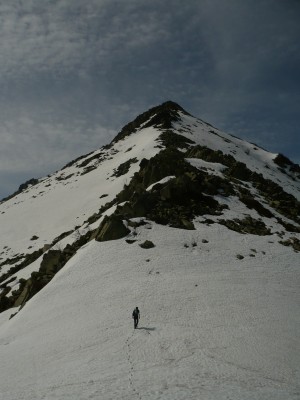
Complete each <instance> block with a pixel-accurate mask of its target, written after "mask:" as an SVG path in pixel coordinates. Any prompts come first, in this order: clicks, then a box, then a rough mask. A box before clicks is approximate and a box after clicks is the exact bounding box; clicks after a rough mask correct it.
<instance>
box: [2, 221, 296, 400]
mask: <svg viewBox="0 0 300 400" xmlns="http://www.w3.org/2000/svg"><path fill="white" fill-rule="evenodd" d="M136 238H137V242H135V243H133V244H128V243H126V241H125V239H121V240H117V241H110V242H104V243H97V242H94V241H93V242H90V243H89V244H88V245H86V246H85V247H84V248H82V249H81V250H80V251H79V252H78V253H77V255H76V256H74V257H73V258H72V259H71V260H70V261H69V262H68V264H67V265H66V266H65V267H64V268H63V269H62V270H61V271H60V272H59V273H58V274H57V275H56V276H55V277H54V279H53V280H52V281H51V283H50V284H48V286H46V287H45V288H44V289H43V290H42V291H41V292H40V293H38V294H37V295H36V296H35V297H34V298H32V299H31V300H30V301H29V302H28V303H27V304H26V306H25V307H24V309H23V310H22V312H20V313H19V314H17V315H16V316H15V317H14V318H13V319H11V320H9V321H5V322H3V323H2V326H1V329H0V357H1V360H2V362H1V363H0V377H1V378H0V380H1V395H0V398H1V399H3V400H4V399H5V400H16V399H19V400H40V399H47V400H54V399H103V400H108V399H114V400H117V399H122V400H126V399H128V400H129V399H135V398H136V399H149V400H154V399H155V400H156V399H157V400H158V399H170V400H171V399H172V400H178V399H180V400H185V399H212V400H213V399H214V400H219V399H229V398H230V399H232V400H235V399H249V400H250V399H264V400H265V399H270V400H271V399H272V400H274V399H278V400H279V399H280V400H281V399H298V398H299V393H300V387H299V382H300V376H299V365H300V357H299V320H300V318H299V287H298V283H299V281H297V279H296V278H299V266H298V264H297V262H298V255H297V253H295V252H293V251H292V250H291V249H290V248H286V247H282V246H281V247H280V248H279V247H278V245H277V244H276V243H274V242H271V241H270V238H268V237H263V238H261V237H258V236H252V235H240V234H238V233H235V232H232V231H228V230H227V229H226V228H225V227H222V226H219V225H217V224H214V225H212V226H210V227H208V226H206V225H203V224H197V230H196V231H188V230H180V229H172V228H168V227H164V226H160V225H156V224H154V223H148V224H147V225H144V226H142V227H139V228H137V236H136ZM146 239H148V240H152V241H153V242H154V243H155V245H156V247H154V248H152V249H148V250H145V249H142V248H140V247H139V245H138V244H139V243H141V242H143V241H144V240H146ZM237 253H240V254H243V255H244V257H245V258H244V259H243V260H238V259H237V258H236V255H237ZM135 306H139V308H140V310H141V321H140V326H139V329H138V330H136V331H134V330H133V323H132V320H131V312H132V309H133V308H134V307H135Z"/></svg>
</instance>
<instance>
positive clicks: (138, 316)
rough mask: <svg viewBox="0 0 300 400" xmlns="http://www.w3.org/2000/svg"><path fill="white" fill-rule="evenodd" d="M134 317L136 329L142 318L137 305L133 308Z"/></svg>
mask: <svg viewBox="0 0 300 400" xmlns="http://www.w3.org/2000/svg"><path fill="white" fill-rule="evenodd" d="M132 318H133V321H134V329H136V328H137V326H138V323H139V319H140V310H139V308H138V307H135V309H134V310H133V313H132Z"/></svg>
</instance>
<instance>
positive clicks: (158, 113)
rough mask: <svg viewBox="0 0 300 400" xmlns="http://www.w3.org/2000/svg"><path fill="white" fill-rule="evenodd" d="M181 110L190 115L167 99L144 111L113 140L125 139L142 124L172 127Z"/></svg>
mask: <svg viewBox="0 0 300 400" xmlns="http://www.w3.org/2000/svg"><path fill="white" fill-rule="evenodd" d="M179 112H181V113H184V114H186V115H188V112H186V111H185V110H184V109H183V108H182V107H181V106H180V105H179V104H177V103H175V102H173V101H171V100H168V101H165V102H164V103H162V104H160V105H158V106H155V107H152V108H150V109H149V110H148V111H145V112H143V113H142V114H140V115H138V116H137V117H136V118H135V119H134V120H133V121H132V122H129V123H128V124H127V125H125V126H124V127H123V129H122V130H121V131H120V132H119V133H118V134H117V136H116V137H115V139H114V140H113V141H112V142H113V143H115V142H118V141H119V140H122V139H124V137H126V136H129V135H130V134H131V133H133V132H135V131H136V130H137V129H139V128H140V127H142V126H143V127H144V128H147V127H149V126H159V127H160V128H162V129H170V128H171V127H172V122H175V121H178V120H179V119H180V115H179Z"/></svg>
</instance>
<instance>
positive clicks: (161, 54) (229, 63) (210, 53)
mask: <svg viewBox="0 0 300 400" xmlns="http://www.w3.org/2000/svg"><path fill="white" fill-rule="evenodd" d="M299 13H300V3H299V1H296V0H286V1H284V2H282V1H278V0H260V1H254V2H253V1H252V0H251V1H250V0H243V1H240V0H228V1H226V2H224V1H222V0H189V1H188V2H182V1H179V0H166V1H164V2H162V1H160V0H151V1H150V0H126V1H123V0H89V1H88V2H83V1H82V0H51V1H50V0H48V1H47V0H45V1H40V0H10V1H9V2H0V35H1V41H0V86H1V91H0V137H1V144H0V171H1V173H2V178H1V177H0V178H1V179H2V180H1V184H2V190H1V189H0V197H1V195H2V196H3V195H6V194H8V191H10V190H11V186H12V185H13V184H15V186H17V184H19V183H21V182H20V181H19V182H18V179H19V178H20V180H21V179H23V178H24V177H25V174H24V171H28V175H29V174H30V175H32V174H33V175H34V176H40V175H41V174H44V173H46V171H47V172H51V171H52V170H53V169H58V168H60V167H61V166H62V165H64V164H65V163H67V162H68V161H69V160H70V158H74V157H75V156H77V155H79V154H81V153H82V152H87V151H91V150H92V149H94V148H98V147H100V146H101V145H103V144H106V143H108V142H109V141H110V140H111V139H112V137H113V135H114V134H115V133H116V132H117V131H118V130H119V129H120V128H121V127H122V126H123V125H124V124H125V123H127V122H129V121H130V120H131V119H132V118H134V117H135V116H136V115H137V114H138V113H140V112H143V111H144V110H145V109H147V108H149V107H151V106H154V105H156V104H158V103H161V102H163V101H165V100H167V99H171V100H174V101H176V102H178V103H180V104H181V105H182V106H183V107H185V108H186V109H187V110H188V111H190V112H191V113H193V114H194V115H196V116H199V117H201V118H203V119H206V120H207V121H208V122H211V123H212V124H214V125H216V126H218V127H219V128H220V129H223V130H226V131H228V132H231V133H234V134H236V135H237V136H240V137H242V138H245V139H247V140H251V141H255V142H256V143H258V144H260V145H262V146H264V147H266V148H268V149H269V150H271V151H281V152H283V153H285V154H286V155H287V156H289V157H291V158H292V159H293V160H294V161H296V162H300V155H299V150H296V149H297V144H298V149H299V148H300V143H299V135H298V126H299V118H300V117H299V112H298V110H297V107H298V104H299V101H300V99H299V96H300V95H299V71H300V45H299V40H298V39H299V37H300V26H299V23H298V16H299ZM270 138H272V140H270ZM45 148H47V149H48V153H47V155H45V157H41V156H40V154H41V152H42V151H43V149H45ZM19 149H22V150H19ZM48 154H49V157H48ZM18 171H19V178H18ZM4 174H5V176H4ZM30 175H29V176H28V177H32V176H30ZM12 176H14V178H13V179H12V178H11V177H12ZM8 181H9V183H10V185H8V184H5V183H3V182H8ZM12 181H13V182H12Z"/></svg>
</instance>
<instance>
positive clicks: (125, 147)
mask: <svg viewBox="0 0 300 400" xmlns="http://www.w3.org/2000/svg"><path fill="white" fill-rule="evenodd" d="M150 127H151V128H152V129H150V131H155V132H158V135H157V138H156V139H153V140H154V141H155V142H154V143H152V146H153V148H152V153H151V154H152V155H151V156H145V153H146V152H145V153H144V148H143V145H141V147H139V151H140V153H138V152H134V148H135V147H137V146H138V144H136V143H135V136H134V135H139V134H141V132H143V130H145V133H143V134H145V135H146V134H147V128H150ZM195 127H197V129H195ZM148 132H149V129H148ZM131 135H132V137H131ZM199 138H200V139H201V140H200V139H199ZM207 138H209V140H207ZM127 140H128V142H127ZM147 140H148V138H147ZM147 140H145V142H147ZM214 141H216V143H217V144H218V145H217V144H216V143H215V142H214ZM140 143H144V138H142V137H141V136H139V145H140ZM207 143H211V146H209V145H208V144H207ZM240 147H241V148H240ZM153 149H155V151H153ZM241 149H242V150H241ZM250 149H251V151H252V152H253V154H254V157H253V158H251V154H250ZM257 151H258V149H257V147H256V146H255V145H252V144H249V143H247V142H243V141H240V140H237V139H236V138H235V139H234V138H233V137H231V136H230V135H226V134H222V133H221V132H219V131H217V130H216V129H214V128H213V127H212V126H211V125H209V124H206V123H204V122H203V121H201V120H198V119H195V118H194V117H192V116H191V115H190V114H189V113H187V112H186V111H185V110H183V109H182V107H180V106H179V105H178V104H176V103H174V102H172V101H168V102H165V103H163V104H162V105H160V106H157V107H153V108H151V109H150V110H148V111H146V112H144V113H143V114H141V115H139V116H138V117H137V118H136V119H135V120H134V121H132V122H130V123H129V124H127V125H126V126H124V128H123V129H122V130H121V131H120V133H119V134H118V135H117V136H116V137H115V139H114V140H113V141H112V142H111V143H110V144H108V145H107V146H104V147H103V148H101V149H100V150H98V151H95V152H93V153H89V154H88V155H85V156H81V157H79V158H77V159H76V160H74V161H71V162H70V163H68V164H67V165H66V166H65V167H64V168H63V169H62V170H61V171H58V172H57V173H56V175H55V178H53V179H52V181H51V183H50V182H48V183H47V180H46V181H45V184H44V186H43V189H44V190H40V193H42V195H44V193H45V189H47V190H48V189H49V188H50V187H52V186H55V185H56V184H60V185H65V186H66V185H68V184H69V183H70V182H72V183H73V184H74V185H73V186H75V183H76V185H77V180H80V179H84V178H85V176H86V175H87V174H89V175H88V176H89V177H91V176H95V180H94V181H93V180H92V179H91V181H90V182H91V185H96V186H97V185H99V182H98V178H99V176H101V166H102V163H105V162H106V161H107V162H110V164H109V165H110V167H109V171H107V170H105V171H106V172H105V173H106V176H105V180H104V182H105V181H106V180H107V181H110V182H111V185H114V182H118V179H119V180H122V182H123V183H122V186H119V187H120V190H118V191H115V190H114V191H113V193H114V195H110V192H109V186H105V185H104V184H103V180H102V185H103V187H101V191H100V193H98V197H97V205H98V204H100V205H99V208H98V211H97V209H96V211H95V209H93V211H91V213H90V214H88V215H86V217H85V218H86V219H85V220H84V222H83V223H81V224H80V225H79V226H75V228H74V229H71V230H70V226H74V225H77V223H76V224H73V225H72V224H68V228H67V229H65V230H64V231H59V232H57V235H56V237H55V238H53V239H52V238H51V240H50V241H48V240H47V242H46V243H47V244H45V241H41V239H40V235H39V234H35V231H32V233H31V237H30V246H31V247H32V246H36V247H35V250H34V251H32V252H28V254H15V255H14V256H10V257H9V256H5V254H6V253H7V251H8V250H7V248H8V246H5V247H4V249H3V251H2V253H1V254H2V259H1V261H0V269H1V267H3V272H2V274H1V270H0V274H1V275H0V312H1V311H4V310H6V309H8V308H10V307H13V306H22V305H24V304H25V303H26V301H27V300H28V299H30V298H31V297H32V296H34V295H35V294H36V293H37V292H38V291H39V290H41V289H42V288H43V287H44V286H45V285H46V284H47V283H48V282H50V281H51V279H52V278H53V276H54V275H55V274H56V273H57V272H58V271H59V270H60V269H61V268H63V266H64V265H65V264H66V263H67V262H68V260H69V259H70V258H71V257H72V256H73V255H74V254H75V253H76V251H77V250H78V249H80V247H81V246H83V245H84V244H86V243H87V242H88V241H90V240H93V239H95V240H96V241H99V242H105V241H108V240H118V239H122V238H125V240H126V242H127V243H129V244H133V243H135V242H136V241H137V239H136V237H134V233H135V230H136V229H137V227H138V226H139V224H142V223H145V222H143V221H146V220H149V221H154V222H156V223H158V224H164V225H167V226H170V227H171V228H179V229H188V230H194V229H195V221H196V220H197V219H198V221H199V219H200V217H202V218H201V220H202V221H203V224H206V225H210V224H221V225H223V226H226V227H227V228H228V229H230V230H234V231H236V232H238V233H240V234H243V235H246V234H251V235H260V236H267V235H274V234H276V235H277V236H279V237H280V239H281V240H280V241H279V243H281V245H284V246H289V247H290V248H291V251H297V252H298V251H300V247H299V243H300V240H299V237H298V236H297V235H298V234H299V233H300V202H299V200H298V198H296V196H294V195H293V194H291V192H289V191H287V190H286V189H285V188H286V187H287V186H288V185H287V184H286V185H285V186H284V185H281V184H280V183H281V182H282V179H283V180H284V179H287V182H288V183H289V185H295V187H296V188H298V189H297V190H298V191H300V188H299V179H300V167H299V166H298V165H296V164H293V163H292V162H291V161H290V160H288V159H287V158H286V157H285V156H283V155H281V154H279V155H277V156H276V157H274V161H270V160H271V159H272V158H271V157H270V154H268V155H267V157H266V159H265V160H266V164H265V165H264V164H260V169H259V168H257V167H256V168H255V167H254V168H253V164H254V165H255V162H256V160H257V159H259V157H257V155H256V154H255V152H257ZM119 152H123V153H122V154H121V157H120V158H118V156H119V155H120V154H118V153H119ZM237 153H239V154H240V157H237V156H236V154H237ZM127 154H128V156H127ZM241 154H243V157H241ZM245 154H246V155H247V157H248V158H247V157H245V156H244V155H245ZM114 157H115V158H114ZM260 157H262V158H263V157H264V156H263V155H262V152H261V154H260ZM115 160H116V161H115ZM117 160H119V161H118V162H117ZM247 161H249V162H247ZM269 170H270V171H271V173H270V174H266V173H265V172H266V171H267V172H268V171H269ZM96 172H97V174H98V175H97V174H96ZM276 174H277V175H276ZM278 174H280V177H281V178H280V179H281V180H279V179H278V176H279V175H278ZM273 177H274V178H273ZM282 177H283V178H282ZM40 182H42V180H36V179H32V180H29V181H27V182H25V184H23V185H21V186H20V188H19V190H18V192H17V193H18V194H20V193H22V192H26V193H27V192H28V191H30V190H33V188H34V187H36V186H39V185H41V183H40ZM78 185H79V183H78ZM70 186H72V185H70ZM84 187H85V188H86V186H84ZM85 190H86V189H85ZM14 195H15V194H14ZM14 195H12V196H11V197H13V196H14ZM31 197H32V198H35V197H36V196H31ZM106 197H107V198H108V199H107V200H105V199H106ZM98 202H101V203H98ZM231 204H238V205H239V207H240V208H241V209H243V212H242V213H241V215H239V214H238V213H237V212H235V210H234V209H233V208H231ZM0 205H1V203H0ZM56 206H57V205H56ZM227 211H232V213H231V215H229V216H228V215H226V212H227ZM47 212H48V210H45V213H47ZM3 213H5V212H4V211H3V212H2V214H3ZM234 213H235V214H234ZM233 214H234V216H232V215H233ZM77 218H78V216H77ZM271 221H272V222H271ZM73 222H74V221H73ZM273 223H276V224H279V225H280V230H281V232H275V233H274V231H273V230H272V224H273ZM37 233H38V232H37ZM290 233H291V235H292V236H291V235H290ZM284 235H286V237H284ZM65 240H66V242H64V241H65ZM37 243H40V247H39V248H38V247H37ZM65 243H68V244H67V245H66V244H65ZM203 243H205V242H203ZM139 245H140V246H141V247H142V248H146V249H149V248H151V247H153V246H155V245H154V244H153V243H152V242H151V243H150V242H149V243H148V242H147V241H146V242H144V243H139ZM241 257H243V256H241ZM37 260H40V261H39V266H38V268H37V270H36V271H34V272H33V273H32V274H31V276H30V278H29V279H23V278H22V277H21V278H17V276H16V275H17V274H19V273H20V272H21V271H22V270H23V269H24V268H25V267H27V266H29V265H30V264H32V263H33V262H36V263H38V262H37ZM16 283H18V284H16ZM12 287H13V288H14V290H12Z"/></svg>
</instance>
